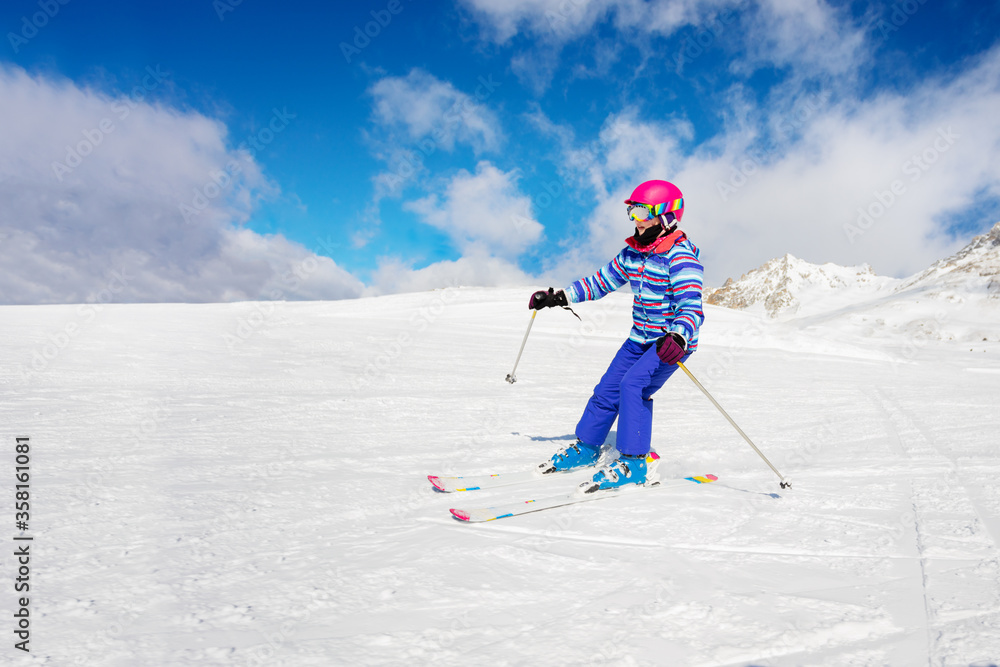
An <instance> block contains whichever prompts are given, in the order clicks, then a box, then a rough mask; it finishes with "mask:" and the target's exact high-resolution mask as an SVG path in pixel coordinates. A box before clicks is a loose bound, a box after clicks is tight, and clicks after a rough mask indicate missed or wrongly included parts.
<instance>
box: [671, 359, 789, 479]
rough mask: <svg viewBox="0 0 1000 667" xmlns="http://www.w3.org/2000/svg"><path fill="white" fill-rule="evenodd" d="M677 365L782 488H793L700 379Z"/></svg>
mask: <svg viewBox="0 0 1000 667" xmlns="http://www.w3.org/2000/svg"><path fill="white" fill-rule="evenodd" d="M677 365H678V366H680V367H681V370H682V371H684V372H685V373H687V376H688V377H689V378H691V382H694V384H695V386H696V387H698V389H701V393H703V394H705V396H707V397H708V400H710V401H712V405H714V406H715V407H717V408H718V409H719V412H721V413H722V416H723V417H725V418H726V419H727V420H729V423H730V424H732V426H733V428H735V429H736V432H737V433H739V434H740V435H742V436H743V439H744V440H746V441H747V444H748V445H750V446H751V447H753V450H754V451H755V452H757V455H758V456H760V458H762V459H764V463H766V464H767V465H768V467H770V468H771V470H773V471H774V474H775V475H777V476H778V478H779V479H780V480H781V488H783V489H786V488H787V489H790V488H792V483H791V482H788V481H785V477H784V475H782V474H781V473H780V472H778V469H777V468H775V467H774V466H773V465H771V462H770V461H768V460H767V457H766V456H764V454H763V453H762V452H761V451H760V450H759V449H757V445H755V444H753V441H752V440H751V439H750V438H749V436H747V434H746V433H744V432H743V429H741V428H740V427H739V425H738V424H737V423H736V422H735V421H733V418H732V417H730V416H729V413H727V412H726V411H725V410H723V409H722V406H721V405H719V402H718V401H717V400H715V399H714V398H713V397H712V395H711V394H710V393H708V389H705V387H703V386H702V384H701V383H700V382H698V379H697V378H696V377H695V376H694V375H693V374H692V373H691V371H689V370H688V369H687V366H685V365H684V364H683V363H682V362H680V361H678V362H677Z"/></svg>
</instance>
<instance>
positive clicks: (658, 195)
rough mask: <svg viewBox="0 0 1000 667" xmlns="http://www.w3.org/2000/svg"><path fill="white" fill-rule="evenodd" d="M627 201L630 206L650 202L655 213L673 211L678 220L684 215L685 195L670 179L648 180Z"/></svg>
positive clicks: (661, 213) (660, 213)
mask: <svg viewBox="0 0 1000 667" xmlns="http://www.w3.org/2000/svg"><path fill="white" fill-rule="evenodd" d="M625 203H626V204H628V205H630V206H631V205H632V204H649V205H650V206H653V207H654V209H653V214H654V215H663V214H665V213H673V214H674V218H676V219H677V220H680V219H681V216H683V215H684V195H683V194H681V191H680V188H678V187H677V186H676V185H674V184H673V183H670V182H668V181H646V182H645V183H641V184H639V187H637V188H636V189H635V190H633V191H632V196H631V197H629V198H628V199H626V200H625Z"/></svg>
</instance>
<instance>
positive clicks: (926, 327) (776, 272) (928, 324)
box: [705, 223, 1000, 343]
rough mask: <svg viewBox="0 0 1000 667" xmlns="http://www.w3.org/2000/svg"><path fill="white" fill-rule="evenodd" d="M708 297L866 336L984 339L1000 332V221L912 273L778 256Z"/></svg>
mask: <svg viewBox="0 0 1000 667" xmlns="http://www.w3.org/2000/svg"><path fill="white" fill-rule="evenodd" d="M705 301H706V303H710V304H713V305H719V306H725V307H727V308H735V309H739V310H745V311H747V312H749V313H754V314H757V315H760V316H767V317H768V318H770V319H773V320H776V321H779V322H786V323H789V324H794V326H795V327H796V330H798V331H803V330H807V329H808V328H809V327H812V326H817V325H819V324H822V325H824V326H825V327H827V331H829V330H831V329H833V328H835V329H837V330H839V331H841V332H844V333H846V332H850V333H851V334H852V335H853V334H860V335H862V336H867V337H875V338H889V339H892V338H893V337H898V336H903V337H905V338H906V339H908V340H911V341H913V340H918V341H920V340H924V339H940V340H952V341H959V342H962V343H981V342H984V341H989V340H998V339H1000V223H997V224H996V225H995V226H994V227H993V228H992V229H991V230H990V231H989V232H988V233H986V234H983V235H981V236H977V237H975V238H974V239H973V240H972V241H971V242H970V243H969V244H968V245H966V246H965V247H964V248H962V249H961V250H959V251H958V252H956V253H955V254H954V255H952V256H950V257H947V258H945V259H942V260H940V261H938V262H936V263H934V264H933V265H932V266H931V267H929V268H928V269H926V270H925V271H922V272H920V273H918V274H916V275H914V276H911V277H910V278H906V279H902V280H900V279H895V278H889V277H886V276H878V275H876V274H874V273H873V272H872V270H871V267H868V266H860V267H843V266H838V265H836V264H822V265H817V264H810V263H808V262H805V261H802V260H800V259H797V258H795V257H792V256H791V255H785V256H784V257H782V258H778V259H774V260H771V261H769V262H767V263H766V264H764V265H763V266H761V267H760V268H758V269H754V270H753V271H750V272H748V273H747V274H745V275H744V276H743V277H741V278H740V279H739V280H737V281H733V280H729V281H727V282H726V284H725V285H724V286H723V287H721V288H719V289H717V290H712V291H709V290H706V298H705Z"/></svg>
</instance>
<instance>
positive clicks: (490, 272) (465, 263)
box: [366, 252, 535, 295]
mask: <svg viewBox="0 0 1000 667" xmlns="http://www.w3.org/2000/svg"><path fill="white" fill-rule="evenodd" d="M533 284H535V279H534V278H532V277H531V276H529V275H527V274H526V273H524V271H522V270H521V269H520V268H518V267H517V266H516V265H514V264H513V263H511V262H509V261H507V260H505V259H501V258H499V257H494V256H492V255H488V254H480V253H478V252H474V253H472V254H470V255H466V256H464V257H461V258H459V259H457V260H445V261H441V262H435V263H433V264H431V265H430V266H426V267H424V268H421V269H414V268H412V265H410V264H409V263H407V262H404V261H402V260H399V259H394V258H383V259H382V260H381V261H380V262H379V265H378V269H377V270H376V271H375V273H374V274H373V275H372V282H371V287H369V288H368V290H367V292H366V294H367V295H377V294H391V293H397V292H423V291H427V290H432V289H440V288H442V287H461V286H465V287H511V286H517V285H533Z"/></svg>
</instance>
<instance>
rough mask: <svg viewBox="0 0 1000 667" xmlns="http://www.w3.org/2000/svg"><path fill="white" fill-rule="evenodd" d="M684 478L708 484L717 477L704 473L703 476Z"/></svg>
mask: <svg viewBox="0 0 1000 667" xmlns="http://www.w3.org/2000/svg"><path fill="white" fill-rule="evenodd" d="M684 479H686V480H689V481H692V482H697V483H698V484H710V483H712V482H715V481H718V479H719V478H718V477H716V476H715V475H705V476H704V477H698V476H696V477H685V478H684Z"/></svg>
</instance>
